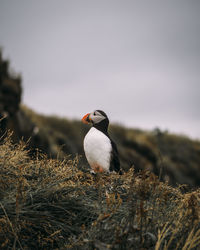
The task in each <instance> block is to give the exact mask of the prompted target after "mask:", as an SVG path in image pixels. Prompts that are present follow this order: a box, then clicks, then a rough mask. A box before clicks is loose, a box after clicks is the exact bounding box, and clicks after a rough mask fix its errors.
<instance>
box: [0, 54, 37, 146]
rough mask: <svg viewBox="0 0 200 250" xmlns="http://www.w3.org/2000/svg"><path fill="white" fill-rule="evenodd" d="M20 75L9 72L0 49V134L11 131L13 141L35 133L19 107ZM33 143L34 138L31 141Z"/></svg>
mask: <svg viewBox="0 0 200 250" xmlns="http://www.w3.org/2000/svg"><path fill="white" fill-rule="evenodd" d="M21 82H22V81H21V76H20V75H17V74H15V73H11V71H10V68H9V61H8V60H4V59H3V58H2V53H1V51H0V136H1V139H3V138H4V137H5V136H6V135H7V132H8V131H9V130H10V131H11V132H12V139H13V141H14V142H17V141H19V140H20V139H22V138H23V139H24V140H26V141H27V140H28V139H29V138H30V137H33V138H34V136H35V135H36V132H37V129H36V126H35V125H34V123H33V122H32V121H31V120H30V119H29V117H27V116H26V114H25V113H24V112H23V110H22V109H20V103H21V96H22V86H21ZM31 143H32V144H34V139H33V140H32V141H31Z"/></svg>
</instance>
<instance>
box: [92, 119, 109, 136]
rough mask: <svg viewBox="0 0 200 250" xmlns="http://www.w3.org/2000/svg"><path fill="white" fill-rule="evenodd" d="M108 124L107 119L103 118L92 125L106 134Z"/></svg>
mask: <svg viewBox="0 0 200 250" xmlns="http://www.w3.org/2000/svg"><path fill="white" fill-rule="evenodd" d="M108 124H109V123H108V121H106V120H103V121H101V122H99V123H97V124H93V127H94V128H96V129H98V130H100V131H101V132H103V133H104V134H106V135H108Z"/></svg>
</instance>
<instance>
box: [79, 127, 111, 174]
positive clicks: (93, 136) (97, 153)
mask: <svg viewBox="0 0 200 250" xmlns="http://www.w3.org/2000/svg"><path fill="white" fill-rule="evenodd" d="M83 146H84V151H85V155H86V158H87V160H88V163H89V164H90V166H91V167H92V168H93V169H95V168H96V166H98V167H100V168H102V169H103V170H104V171H109V167H110V157H111V150H112V146H111V141H110V139H109V138H108V137H107V136H106V135H105V134H104V133H102V132H101V131H99V130H98V129H96V128H94V127H92V128H91V129H90V130H89V132H88V133H87V135H86V136H85V138H84V142H83Z"/></svg>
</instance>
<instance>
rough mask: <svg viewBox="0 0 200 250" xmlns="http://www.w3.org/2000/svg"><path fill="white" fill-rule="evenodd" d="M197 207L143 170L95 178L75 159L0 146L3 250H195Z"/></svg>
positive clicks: (199, 238) (197, 199)
mask: <svg viewBox="0 0 200 250" xmlns="http://www.w3.org/2000/svg"><path fill="white" fill-rule="evenodd" d="M199 204H200V190H195V191H193V192H190V193H185V194H183V193H182V192H181V187H179V188H172V187H170V186H169V185H167V184H166V183H162V182H160V181H159V180H158V178H157V177H156V176H155V175H154V174H152V173H150V172H148V171H142V172H140V173H137V174H136V173H134V170H133V169H130V170H129V171H128V172H127V173H124V174H123V175H122V176H119V175H117V174H114V173H113V174H111V175H106V174H100V175H96V176H93V175H91V174H90V172H89V169H88V168H87V167H86V166H83V165H82V164H79V157H78V156H77V157H75V158H74V159H71V158H70V157H67V158H65V159H64V160H62V161H60V160H57V159H48V158H47V157H46V156H45V155H42V154H41V153H39V152H38V153H37V154H36V155H35V156H34V157H33V158H30V157H29V154H28V151H27V150H26V145H24V144H23V143H19V144H18V145H13V144H12V143H11V141H10V138H7V139H6V140H5V141H4V142H3V143H2V144H1V145H0V248H1V249H32V248H35V249H69V248H71V249H199V248H198V247H199V246H200V209H199Z"/></svg>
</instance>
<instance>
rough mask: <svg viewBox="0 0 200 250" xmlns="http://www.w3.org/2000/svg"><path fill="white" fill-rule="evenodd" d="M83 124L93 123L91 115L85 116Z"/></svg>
mask: <svg viewBox="0 0 200 250" xmlns="http://www.w3.org/2000/svg"><path fill="white" fill-rule="evenodd" d="M82 122H83V123H85V124H88V123H90V122H91V119H90V113H88V114H86V115H84V116H83V118H82Z"/></svg>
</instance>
